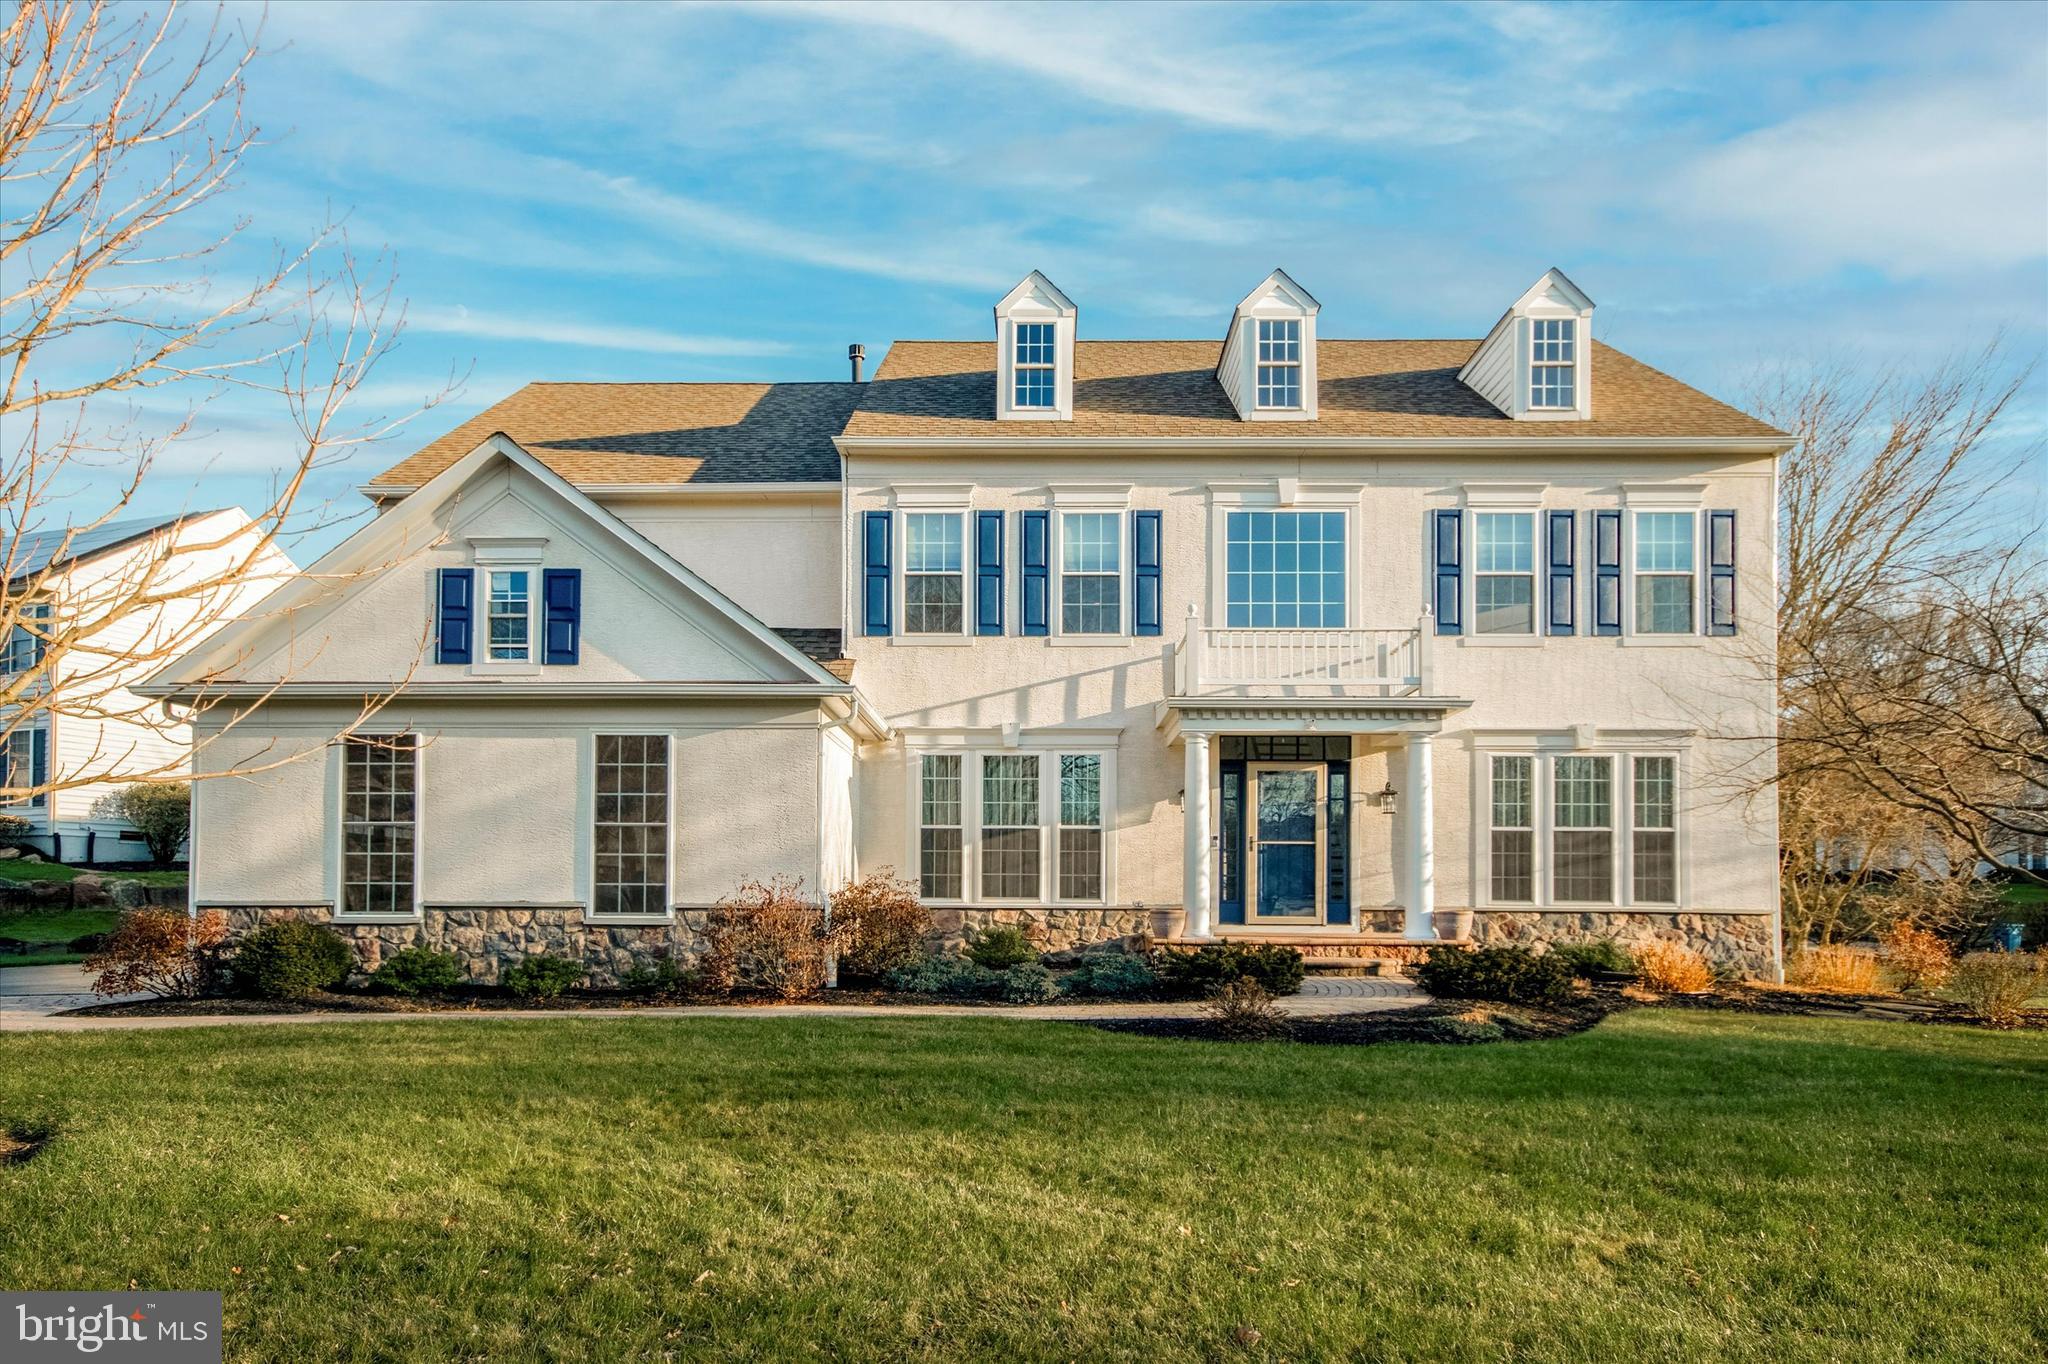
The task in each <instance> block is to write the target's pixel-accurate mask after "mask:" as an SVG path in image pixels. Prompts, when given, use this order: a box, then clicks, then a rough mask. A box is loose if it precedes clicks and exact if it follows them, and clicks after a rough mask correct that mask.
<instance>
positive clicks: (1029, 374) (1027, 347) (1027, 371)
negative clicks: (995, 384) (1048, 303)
mask: <svg viewBox="0 0 2048 1364" xmlns="http://www.w3.org/2000/svg"><path fill="white" fill-rule="evenodd" d="M1055 354H1056V352H1055V350H1054V343H1053V324H1052V323H1050V322H1019V323H1018V324H1017V353H1016V356H1015V357H1014V363H1013V365H1012V368H1011V373H1012V375H1013V377H1014V379H1015V396H1014V398H1013V399H1012V406H1015V407H1054V406H1057V402H1056V399H1055V396H1054V390H1055V385H1056V381H1055V379H1054V372H1055V366H1056V365H1057V363H1058V362H1057V361H1056V360H1055V359H1054V358H1053V357H1054V355H1055Z"/></svg>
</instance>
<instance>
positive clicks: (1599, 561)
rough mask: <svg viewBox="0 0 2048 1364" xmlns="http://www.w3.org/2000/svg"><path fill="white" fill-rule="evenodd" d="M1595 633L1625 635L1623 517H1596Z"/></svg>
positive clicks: (1616, 514)
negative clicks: (1622, 558) (1622, 603)
mask: <svg viewBox="0 0 2048 1364" xmlns="http://www.w3.org/2000/svg"><path fill="white" fill-rule="evenodd" d="M1593 633H1594V634H1596V635H1618V634H1620V633H1621V513H1620V512H1618V511H1596V512H1594V513H1593Z"/></svg>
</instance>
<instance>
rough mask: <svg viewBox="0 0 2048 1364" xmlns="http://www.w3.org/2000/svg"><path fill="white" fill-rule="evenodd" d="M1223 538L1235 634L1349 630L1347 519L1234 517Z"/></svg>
mask: <svg viewBox="0 0 2048 1364" xmlns="http://www.w3.org/2000/svg"><path fill="white" fill-rule="evenodd" d="M1223 539H1224V565H1225V567H1224V606H1223V620H1224V624H1225V625H1226V626H1228V627H1229V628H1230V629H1233V630H1263V629H1283V630H1293V629H1308V630H1341V629H1343V628H1344V579H1345V571H1344V563H1345V546H1344V513H1342V512H1291V511H1288V512H1268V511H1257V512H1252V511H1233V512H1228V513H1225V515H1224V518H1223Z"/></svg>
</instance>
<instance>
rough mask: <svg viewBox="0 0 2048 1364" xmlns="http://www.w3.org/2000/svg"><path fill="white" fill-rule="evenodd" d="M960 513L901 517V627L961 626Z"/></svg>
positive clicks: (931, 631)
mask: <svg viewBox="0 0 2048 1364" xmlns="http://www.w3.org/2000/svg"><path fill="white" fill-rule="evenodd" d="M961 524H962V518H961V516H960V514H959V513H957V512H908V513H906V514H905V515H904V517H903V632H904V633H905V634H910V635H957V634H960V633H961V632H962V631H964V630H965V628H966V619H967V616H966V604H965V603H966V600H967V586H966V578H965V574H964V572H963V570H962V549H961V545H962V535H961Z"/></svg>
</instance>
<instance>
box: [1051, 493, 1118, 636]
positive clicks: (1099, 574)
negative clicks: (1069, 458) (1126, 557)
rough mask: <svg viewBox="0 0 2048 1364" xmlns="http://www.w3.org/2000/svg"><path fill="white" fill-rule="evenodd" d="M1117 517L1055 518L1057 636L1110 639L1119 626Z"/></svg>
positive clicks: (1072, 514)
mask: <svg viewBox="0 0 2048 1364" xmlns="http://www.w3.org/2000/svg"><path fill="white" fill-rule="evenodd" d="M1122 527H1123V517H1122V516H1121V515H1120V514H1118V513H1116V512H1068V513H1066V514H1065V515H1064V516H1062V517H1061V518H1060V632H1061V633H1062V634H1068V635H1113V634H1116V633H1118V631H1119V630H1120V629H1121V624H1122V614H1121V612H1122V603H1123V576H1122V571H1121V567H1122V564H1123V535H1122Z"/></svg>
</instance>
